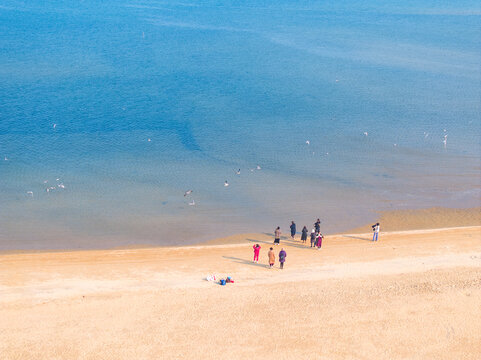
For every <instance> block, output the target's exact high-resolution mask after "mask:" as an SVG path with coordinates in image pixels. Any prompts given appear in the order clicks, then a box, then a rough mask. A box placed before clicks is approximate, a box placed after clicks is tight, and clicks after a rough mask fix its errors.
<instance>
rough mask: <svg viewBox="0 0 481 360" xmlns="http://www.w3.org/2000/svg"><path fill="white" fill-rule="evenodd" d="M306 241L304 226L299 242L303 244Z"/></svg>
mask: <svg viewBox="0 0 481 360" xmlns="http://www.w3.org/2000/svg"><path fill="white" fill-rule="evenodd" d="M306 240H307V228H306V227H305V226H304V227H303V228H302V235H301V241H302V242H303V243H305V242H306Z"/></svg>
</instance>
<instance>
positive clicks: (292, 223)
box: [290, 221, 296, 240]
mask: <svg viewBox="0 0 481 360" xmlns="http://www.w3.org/2000/svg"><path fill="white" fill-rule="evenodd" d="M290 228H291V238H292V240H294V235H296V224H295V223H294V221H291V226H290Z"/></svg>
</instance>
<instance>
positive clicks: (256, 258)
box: [253, 244, 261, 263]
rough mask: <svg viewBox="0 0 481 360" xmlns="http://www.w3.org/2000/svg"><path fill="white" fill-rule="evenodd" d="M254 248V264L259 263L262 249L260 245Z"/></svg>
mask: <svg viewBox="0 0 481 360" xmlns="http://www.w3.org/2000/svg"><path fill="white" fill-rule="evenodd" d="M253 248H254V262H255V263H256V262H259V253H260V252H261V247H260V245H259V244H255V245H254V246H253Z"/></svg>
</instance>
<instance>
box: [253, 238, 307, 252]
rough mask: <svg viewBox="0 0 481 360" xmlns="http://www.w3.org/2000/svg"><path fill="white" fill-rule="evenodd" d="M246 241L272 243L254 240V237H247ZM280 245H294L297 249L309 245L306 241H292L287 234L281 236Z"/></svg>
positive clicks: (271, 242)
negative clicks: (304, 242)
mask: <svg viewBox="0 0 481 360" xmlns="http://www.w3.org/2000/svg"><path fill="white" fill-rule="evenodd" d="M247 241H250V242H253V243H259V244H260V243H262V244H270V245H274V244H273V241H263V240H255V239H247ZM280 245H282V246H292V247H296V248H298V249H307V248H308V247H309V246H307V243H306V244H303V243H301V242H294V241H292V240H291V239H290V238H288V237H287V236H284V237H281V243H280ZM277 247H279V245H277Z"/></svg>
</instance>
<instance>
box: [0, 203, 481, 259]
mask: <svg viewBox="0 0 481 360" xmlns="http://www.w3.org/2000/svg"><path fill="white" fill-rule="evenodd" d="M379 214H380V215H379V217H378V219H377V220H376V221H379V222H380V223H381V233H387V232H389V233H396V232H398V233H399V232H401V233H402V232H406V231H418V230H420V231H422V230H427V231H433V230H434V231H437V230H443V229H445V230H449V229H455V228H466V227H477V226H481V207H475V208H464V209H459V208H445V207H432V208H426V209H410V210H390V211H383V212H380V213H379ZM420 218H422V220H420ZM439 224H448V225H450V226H441V227H440V226H439ZM321 225H322V224H321ZM298 227H299V229H300V228H301V227H302V225H300V226H299V225H298ZM308 230H309V232H310V229H309V227H308ZM321 231H322V226H321ZM285 233H287V232H285ZM342 235H346V236H347V235H363V236H368V235H372V231H371V228H370V225H368V224H366V225H364V226H361V227H357V228H354V229H350V230H348V231H346V232H340V233H333V234H325V236H326V238H328V237H332V236H342ZM269 236H270V237H271V238H272V237H273V234H269V233H241V234H234V235H230V236H227V237H221V238H215V239H211V240H208V241H203V242H199V243H194V244H187V245H151V244H132V245H129V246H116V247H106V248H86V249H70V248H63V249H18V250H0V256H2V255H9V254H42V253H65V252H82V251H109V250H110V251H114V250H129V249H133V250H137V249H176V248H180V249H191V248H196V247H205V246H217V245H242V244H245V243H246V242H248V239H249V238H253V237H261V238H262V239H266V237H269ZM284 238H287V237H284ZM296 239H300V233H299V231H298V232H297V233H296ZM298 242H299V243H300V241H298Z"/></svg>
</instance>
